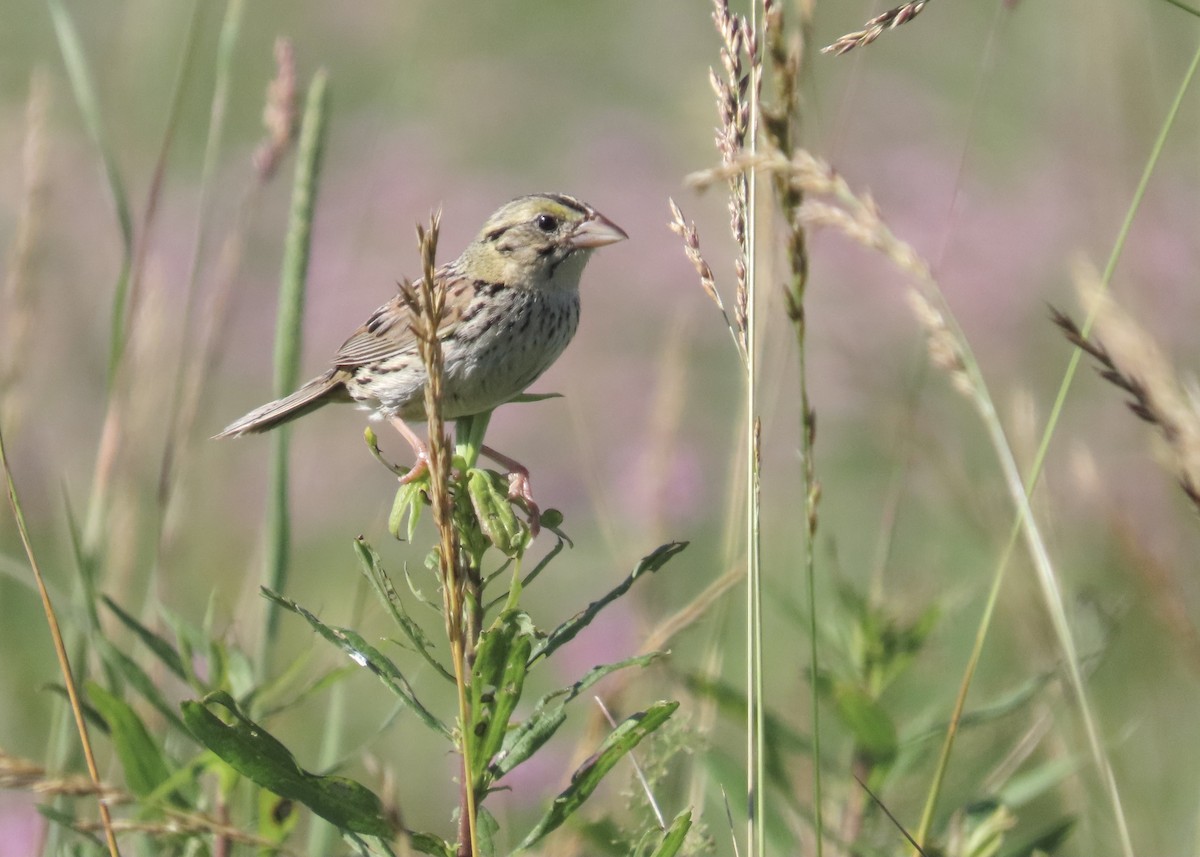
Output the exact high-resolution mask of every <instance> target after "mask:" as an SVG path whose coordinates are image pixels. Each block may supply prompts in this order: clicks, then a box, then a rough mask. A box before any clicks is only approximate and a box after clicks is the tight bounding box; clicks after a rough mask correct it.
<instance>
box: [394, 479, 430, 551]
mask: <svg viewBox="0 0 1200 857" xmlns="http://www.w3.org/2000/svg"><path fill="white" fill-rule="evenodd" d="M426 487H427V486H426V485H425V484H423V482H422V481H421V480H420V479H418V480H417V481H416V482H402V483H400V487H399V488H397V489H396V499H395V500H393V501H392V511H391V514H389V515H388V526H387V528H388V532H389V533H391V534H392V535H393V536H394V537H395V538H397V539H400V540H401V541H409V542H411V541H412V540H413V534H414V533H415V532H416V530H417V521H419V520H420V519H421V510H422V509H424V508H425V500H424V499H423V498H422V497H421V492H422V490H424V489H425V488H426ZM406 517H407V518H408V529H407V530H405V531H404V535H401V530H400V528H401V527H402V526H403V524H404V519H405V518H406Z"/></svg>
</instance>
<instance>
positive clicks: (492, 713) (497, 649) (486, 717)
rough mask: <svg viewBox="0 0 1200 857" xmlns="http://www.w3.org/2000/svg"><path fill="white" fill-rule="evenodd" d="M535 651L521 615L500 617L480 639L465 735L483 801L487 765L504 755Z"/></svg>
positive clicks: (515, 612) (473, 777) (529, 628)
mask: <svg viewBox="0 0 1200 857" xmlns="http://www.w3.org/2000/svg"><path fill="white" fill-rule="evenodd" d="M532 648H533V625H532V623H531V622H530V621H529V616H528V615H526V614H525V613H522V612H520V611H518V610H508V611H505V612H504V613H501V614H500V615H499V616H497V617H496V621H495V623H494V624H493V625H492V627H490V628H488V629H487V630H486V631H484V632H483V633H482V634H481V635H480V636H479V644H478V646H477V647H476V649H475V664H474V666H473V667H472V669H471V728H470V729H468V730H467V746H468V747H469V748H470V758H471V782H472V784H473V787H474V788H475V793H476V795H477V796H479V797H482V796H483V794H484V792H485V790H486V789H487V786H488V783H489V782H490V779H491V777H490V776H489V775H488V774H487V771H488V765H489V764H490V763H491V761H492V757H493V756H495V755H496V753H497V752H498V751H499V750H500V745H501V743H502V742H503V741H504V736H505V734H507V732H508V721H509V718H510V717H512V713H513V710H514V709H516V707H517V702H518V701H519V700H520V699H521V691H522V689H523V688H524V686H525V674H526V672H527V671H528V669H529V652H530V650H531V649H532Z"/></svg>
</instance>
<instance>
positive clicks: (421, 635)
mask: <svg viewBox="0 0 1200 857" xmlns="http://www.w3.org/2000/svg"><path fill="white" fill-rule="evenodd" d="M354 552H355V553H356V554H357V555H358V561H359V563H360V564H361V565H362V569H363V574H364V575H366V578H367V580H369V581H370V582H371V586H372V587H373V588H374V589H375V594H376V595H378V596H379V600H380V601H382V602H383V606H384V607H386V608H387V610H388V612H389V613H391V615H392V619H393V620H394V621H395V623H396V624H397V625H399V626H400V630H401V631H403V632H404V636H406V637H408V639H409V641H410V642H411V643H412V644H413V647H414V648H415V649H416V650H417V653H418V654H420V655H421V657H423V658H424V659H425V661H426V663H428V664H429V665H430V666H431V667H433V668H434V669H435V670H437V671H438V672H439V673H440V674H441V675H442V676H443V677H444V678H446V679H448V680H449V681H454V674H453V673H451V672H450V671H449V670H448V669H446V668H445V667H444V666H442V665H441V663H439V662H438V660H437V658H435V657H434V656H433V651H432V650H433V642H432V641H431V640H430V639H429V637H428V635H426V633H425V630H424V629H423V628H422V627H421V626H420V625H418V624H417V621H416V620H415V619H413V618H412V616H410V615H409V614H408V611H407V610H405V609H404V602H403V601H401V600H400V595H399V593H397V592H396V587H395V586H393V585H392V579H391V578H390V577H388V574H387V572H386V571H384V569H383V561H382V560H381V559H380V558H379V554H378V552H376V550H375V549H374V548H373V547H371V546H370V545H369V544H368V543H367V541H366V539H364V538H363V537H362V536H359V537H358V538H357V539H355V540H354Z"/></svg>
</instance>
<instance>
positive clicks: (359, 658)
mask: <svg viewBox="0 0 1200 857" xmlns="http://www.w3.org/2000/svg"><path fill="white" fill-rule="evenodd" d="M262 593H263V595H265V596H266V597H267V598H269V599H271V600H272V601H274V602H275V603H276V604H278V605H279V606H281V607H283V608H284V609H286V610H290V611H291V612H293V613H295V614H296V615H297V616H300V617H302V618H303V619H304V620H305V621H307V622H308V624H309V625H311V626H312V628H313V630H315V631H316V632H317V633H318V634H320V635H321V636H322V637H324V638H325V639H326V640H328V641H329V642H331V643H333V644H334V645H335V646H337V647H338V648H339V649H341V650H342V651H343V652H345V653H346V654H347V655H349V656H350V659H351V660H352V661H354V662H355V663H356V664H358V665H359V666H360V667H366V668H367V669H369V670H370V671H371V672H373V673H374V674H375V676H376V677H377V678H378V679H379V680H380V681H381V682H383V685H384V687H386V688H387V689H388V690H390V691H392V693H394V694H396V696H398V697H399V698H400V699H402V700H404V701H405V702H406V703H408V705H409V707H410V708H411V709H412V710H413V712H414V713H415V714H416V715H417V717H418V718H420V720H421V722H423V723H424V724H425V725H426V726H428V727H429V728H431V729H434V730H436V731H438V732H440V733H441V734H442V735H444V736H445V737H447V738H450V737H451V734H452V733H451V732H450V729H449V727H448V726H446V724H445V723H443V722H442V721H441V720H439V719H438V718H437V717H435V716H434V715H433V713H432V712H431V711H430V710H429V709H428V708H426V707H425V706H424V705H423V704H422V703H421V701H420V700H419V699H417V695H416V692H415V691H414V690H413V688H412V685H411V684H409V682H408V679H407V678H405V677H404V674H403V673H401V672H400V668H399V667H397V666H396V665H395V664H394V663H392V661H391V659H390V658H388V657H387V656H386V655H384V654H383V653H382V652H380V651H379V650H378V649H376V648H375V647H374V646H372V645H370V644H369V643H368V642H367V641H366V640H364V639H363V638H362V636H361V635H359V633H358V632H357V631H351V630H350V629H349V628H337V627H333V626H331V625H326V624H325V623H324V622H322V621H321V620H320V619H318V618H317V617H316V616H314V615H313V614H312V613H310V612H308V611H307V610H305V609H304V608H303V607H301V606H300V605H299V604H297V603H296V602H295V601H292V600H291V599H290V598H285V597H283V596H282V595H280V594H278V593H276V592H272V591H271V590H269V589H267V588H266V587H265V586H264V587H262Z"/></svg>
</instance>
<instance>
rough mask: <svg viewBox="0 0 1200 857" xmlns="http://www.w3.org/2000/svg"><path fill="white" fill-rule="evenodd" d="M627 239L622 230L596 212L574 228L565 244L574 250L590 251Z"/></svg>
mask: <svg viewBox="0 0 1200 857" xmlns="http://www.w3.org/2000/svg"><path fill="white" fill-rule="evenodd" d="M628 237H629V236H628V235H626V234H625V230H624V229H622V228H621V227H620V226H617V224H615V223H613V222H612V221H611V220H609V219H608V218H607V217H605V216H604V215H603V214H600V213H599V212H597V213H595V214H593V215H592V216H591V217H590V218H588V219H587V220H585V221H583V222H582V223H580V224H579V225H578V226H576V227H575V231H574V232H572V233H571V237H570V238H568V239H567V243H569V244H570V245H571V246H572V247H573V248H575V249H576V250H592V249H595V248H596V247H603V246H605V245H606V244H616V243H617V242H618V241H624V240H625V239H626V238H628Z"/></svg>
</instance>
